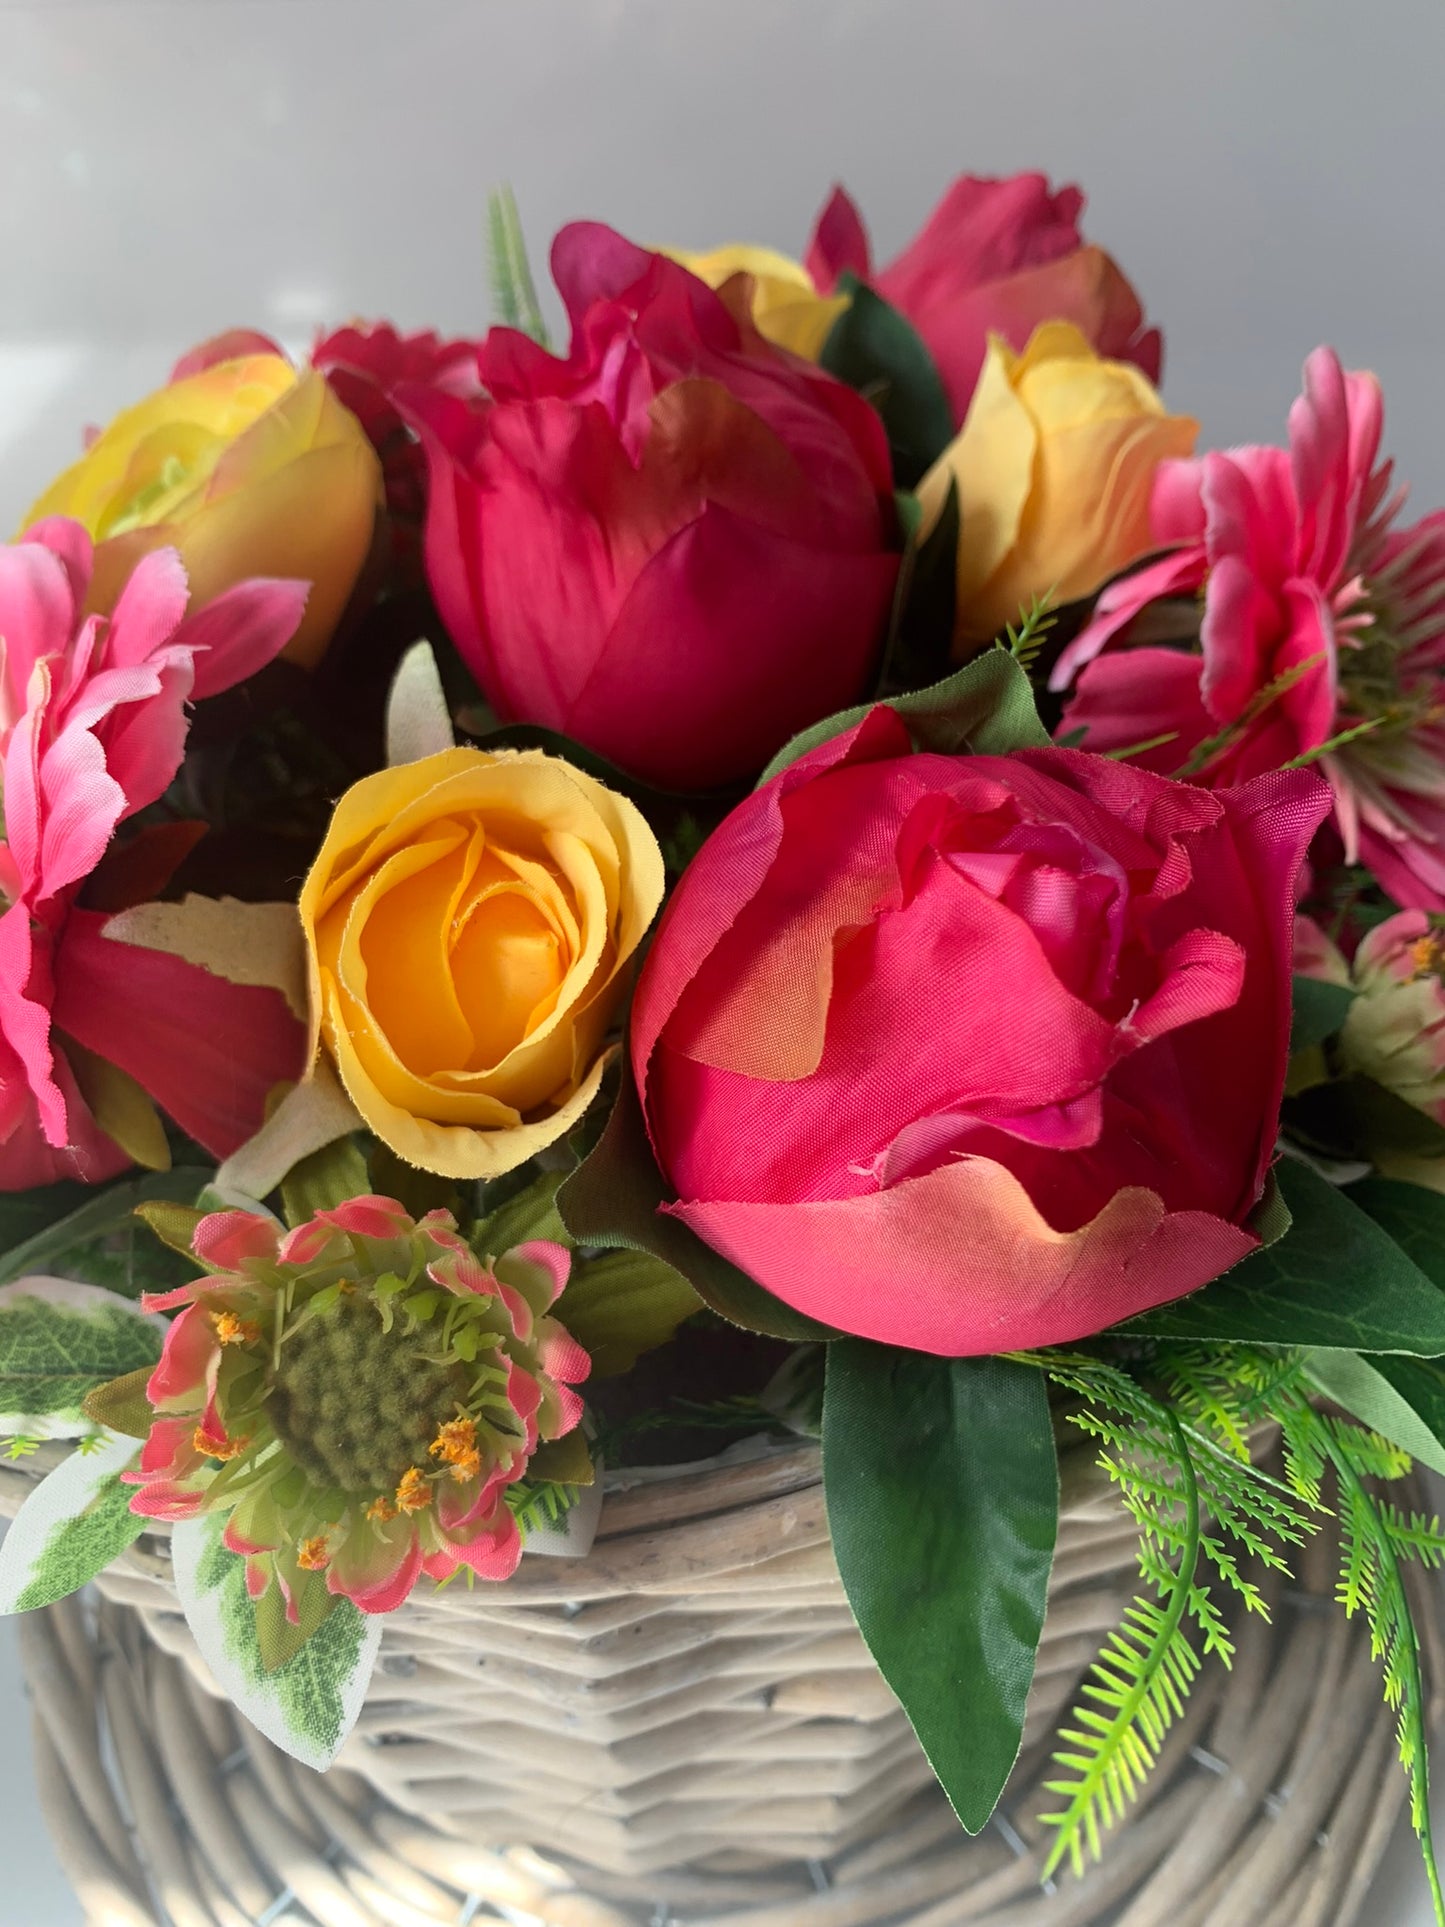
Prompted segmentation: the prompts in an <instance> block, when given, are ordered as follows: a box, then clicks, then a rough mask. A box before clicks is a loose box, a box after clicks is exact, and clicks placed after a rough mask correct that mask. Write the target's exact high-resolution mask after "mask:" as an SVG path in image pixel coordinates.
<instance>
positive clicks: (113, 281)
mask: <svg viewBox="0 0 1445 1927" xmlns="http://www.w3.org/2000/svg"><path fill="white" fill-rule="evenodd" d="M1442 89H1445V7H1441V6H1440V5H1439V4H1438V0H505V3H504V0H0V530H3V529H8V527H9V526H10V525H11V524H12V523H13V521H14V520H15V519H16V518H17V517H18V515H19V513H20V511H21V510H22V509H23V507H24V506H25V504H26V502H27V501H28V500H29V499H30V497H31V496H32V495H33V494H34V493H35V492H37V490H38V488H39V486H40V485H41V483H42V482H44V481H45V480H46V479H47V478H48V476H49V474H50V472H51V471H52V470H53V469H55V468H56V467H58V466H59V465H60V464H61V463H62V462H63V461H65V460H68V459H69V457H70V455H71V454H72V452H73V451H74V449H75V447H76V444H77V438H78V433H79V429H80V426H81V424H82V423H85V422H87V421H97V420H103V419H105V417H106V416H107V415H108V414H109V413H110V412H111V411H112V410H113V409H114V408H115V407H117V406H118V405H119V404H120V403H122V402H123V401H125V400H126V399H128V398H131V397H133V396H134V395H136V394H138V393H139V392H141V391H142V390H143V389H144V388H146V387H148V386H150V385H152V384H153V383H154V382H156V381H158V380H159V379H160V378H161V377H162V376H163V374H164V371H165V369H166V368H167V366H168V365H169V362H170V360H171V359H172V358H173V356H174V354H175V352H176V351H177V349H178V348H180V347H181V346H184V345H185V344H187V343H188V342H189V341H191V340H192V339H194V338H197V337H200V336H202V335H205V334H208V333H211V332H214V331H215V330H217V329H219V328H221V327H224V326H228V325H231V324H235V323H240V322H251V323H253V324H255V325H259V326H261V327H264V328H268V329H270V330H272V331H275V332H279V333H281V334H282V335H284V336H286V337H288V338H291V339H295V340H298V341H302V342H304V341H305V340H306V339H307V338H308V337H309V335H310V333H311V330H312V328H313V327H314V326H315V325H316V324H317V323H318V322H322V321H335V320H340V319H343V318H345V317H347V316H348V315H350V314H352V313H363V314H369V315H377V314H389V315H391V316H392V317H394V318H395V319H397V320H398V321H400V322H403V323H409V324H412V325H418V324H421V323H424V322H434V323H436V324H438V325H440V326H442V327H445V328H449V329H455V330H475V329H477V328H478V327H479V325H480V324H481V323H482V321H483V320H484V318H485V313H486V300H485V273H484V266H483V242H482V210H483V205H484V201H485V195H486V191H487V189H488V188H489V186H491V185H492V184H494V183H495V182H497V181H499V180H502V179H510V180H511V182H512V183H513V184H514V186H515V188H516V190H517V194H518V197H519V199H520V202H521V206H522V210H523V215H524V218H525V219H526V221H527V225H528V229H529V232H530V233H531V234H532V236H533V238H534V251H535V253H536V254H537V256H538V257H539V259H540V257H541V255H542V254H543V252H544V244H545V240H546V237H547V236H548V235H549V234H550V232H551V231H552V229H553V228H555V227H556V226H557V225H558V224H559V223H560V222H561V221H563V220H565V219H567V218H569V217H572V216H575V215H582V214H587V215H595V216H600V217H603V218H606V219H608V220H610V221H612V222H613V223H615V224H616V225H618V226H620V227H622V228H624V229H625V230H627V231H629V232H630V233H632V234H634V235H635V236H636V237H637V238H638V239H642V240H658V241H668V242H673V243H677V244H679V245H687V244H694V245H699V246H702V245H707V244H710V243H712V242H716V241H720V240H724V239H734V238H747V239H752V240H757V241H767V242H772V243H774V244H776V245H778V246H781V247H785V248H789V249H793V250H796V249H798V248H800V247H801V244H802V241H803V238H804V235H805V234H806V231H807V228H808V225H809V223H810V220H811V217H812V214H813V212H814V210H815V208H816V206H817V205H818V203H819V202H820V201H821V199H822V197H823V195H824V194H825V192H826V190H827V188H828V186H829V184H830V183H831V181H832V180H833V179H834V178H835V177H841V178H842V179H844V180H845V181H846V182H847V183H848V185H849V186H850V187H851V188H852V189H853V191H854V192H855V194H856V195H857V197H858V199H859V200H860V202H861V204H862V205H863V207H864V208H865V210H866V212H867V214H868V217H869V220H870V222H871V224H872V227H873V231H874V234H875V238H876V239H877V241H878V242H879V243H880V244H881V246H882V248H883V249H884V250H885V251H886V250H888V249H890V248H892V247H893V246H896V245H897V244H898V243H899V242H901V241H902V240H903V239H905V238H906V236H907V235H908V234H909V233H910V232H911V231H912V229H913V228H914V226H916V225H917V223H918V222H919V221H920V220H921V218H922V216H923V214H924V213H925V211H926V209H927V207H928V205H929V203H930V201H931V200H932V198H933V197H934V195H935V194H936V193H937V192H938V191H939V190H940V189H941V188H942V187H943V185H944V184H945V182H946V181H947V180H948V178H949V177H950V176H951V175H952V174H953V173H956V172H958V171H961V170H963V169H970V170H972V171H975V172H979V173H989V172H994V173H998V172H1007V171H1011V170H1014V169H1017V168H1021V167H1031V166H1033V167H1042V168H1045V169H1047V170H1049V171H1051V172H1053V173H1054V175H1055V176H1056V177H1058V178H1060V179H1073V180H1078V181H1081V182H1082V183H1083V184H1084V185H1085V187H1086V188H1087V189H1088V191H1089V194H1090V199H1091V208H1090V214H1089V217H1088V222H1087V226H1088V231H1089V233H1090V236H1091V238H1093V239H1096V240H1098V241H1099V242H1101V243H1102V244H1103V245H1104V246H1106V247H1108V248H1109V249H1110V250H1111V251H1112V252H1113V253H1114V254H1116V255H1117V256H1118V258H1119V260H1120V261H1121V262H1122V263H1123V265H1124V267H1125V269H1126V271H1127V272H1128V273H1129V275H1130V276H1131V277H1132V278H1133V280H1134V282H1135V283H1136V285H1137V286H1138V288H1139V289H1140V291H1141V292H1142V293H1143V295H1144V297H1145V299H1146V302H1147V304H1148V307H1149V311H1150V314H1151V316H1152V317H1153V318H1154V319H1155V320H1156V321H1159V322H1161V323H1162V324H1163V326H1164V329H1165V333H1166V337H1167V342H1168V351H1167V363H1166V376H1165V383H1166V388H1167V390H1168V393H1169V395H1170V397H1171V399H1172V401H1173V402H1174V404H1175V405H1176V406H1177V407H1179V408H1181V409H1187V410H1189V411H1191V412H1193V413H1195V414H1197V415H1199V416H1200V417H1201V418H1202V420H1203V422H1204V427H1205V435H1206V439H1208V440H1212V441H1216V442H1223V441H1229V440H1238V439H1256V440H1270V439H1273V438H1275V437H1276V436H1277V435H1278V433H1279V432H1280V430H1281V428H1282V424H1283V419H1284V412H1285V409H1286V408H1287V406H1288V403H1289V400H1290V398H1291V396H1292V395H1293V394H1294V392H1295V385H1296V381H1297V377H1298V371H1299V365H1300V363H1301V361H1302V360H1303V358H1304V356H1305V354H1306V353H1307V352H1308V350H1309V349H1310V348H1311V347H1313V346H1314V345H1315V344H1316V343H1317V342H1319V341H1321V340H1329V341H1333V342H1334V343H1335V344H1336V345H1337V346H1338V347H1339V349H1340V350H1341V352H1342V353H1343V354H1344V355H1345V357H1346V358H1347V360H1349V361H1350V362H1352V363H1355V364H1357V365H1358V364H1369V365H1372V366H1374V367H1375V368H1376V369H1377V370H1378V371H1379V373H1380V375H1381V376H1382V377H1383V379H1384V382H1385V390H1386V399H1387V409H1388V415H1387V424H1388V426H1387V438H1388V442H1389V445H1390V446H1391V447H1392V448H1393V450H1394V451H1395V453H1396V454H1397V455H1398V457H1399V458H1400V469H1401V472H1402V474H1404V475H1405V476H1407V477H1410V478H1412V479H1413V481H1414V483H1415V485H1416V490H1415V493H1416V501H1417V503H1418V505H1419V506H1420V507H1421V508H1426V507H1432V506H1435V505H1437V504H1440V503H1442V502H1445V382H1442V380H1441V362H1442V356H1445V341H1442V337H1445V329H1442V326H1441V311H1442V303H1445V240H1442V215H1441V210H1442V207H1445V139H1442V116H1441V109H1442V100H1445V93H1442ZM7 1665H8V1670H6V1668H7ZM0 1732H3V1734H4V1738H5V1741H6V1744H5V1746H4V1749H3V1750H0V1866H3V1867H4V1869H5V1877H4V1881H3V1883H0V1924H3V1927H65V1923H67V1922H68V1921H70V1920H72V1919H74V1918H75V1915H74V1914H73V1912H68V1911H66V1909H65V1905H64V1903H63V1902H62V1901H61V1900H60V1899H59V1897H58V1896H59V1889H58V1887H57V1886H56V1885H55V1884H54V1883H55V1873H54V1869H53V1867H51V1865H50V1863H49V1860H48V1858H47V1856H46V1852H45V1848H44V1846H43V1843H42V1842H41V1840H40V1839H39V1838H38V1837H37V1834H36V1830H35V1826H34V1819H33V1807H32V1806H31V1805H30V1804H28V1802H27V1800H26V1798H25V1797H24V1791H23V1784H24V1774H25V1772H26V1751H25V1749H26V1746H27V1737H26V1730H25V1724H24V1722H23V1721H19V1720H17V1719H16V1716H15V1701H14V1669H13V1658H11V1647H10V1643H9V1642H8V1641H5V1640H0ZM1400 1868H1401V1877H1402V1879H1404V1880H1405V1883H1406V1885H1407V1886H1408V1888H1409V1891H1410V1893H1411V1894H1412V1895H1415V1894H1417V1893H1418V1892H1419V1881H1418V1876H1417V1875H1416V1874H1415V1872H1414V1869H1413V1868H1412V1867H1411V1866H1410V1864H1409V1862H1408V1860H1402V1861H1401V1862H1400ZM1381 1904H1382V1906H1383V1907H1384V1908H1385V1911H1384V1912H1382V1913H1380V1914H1379V1915H1378V1916H1377V1918H1379V1919H1381V1920H1385V1919H1388V1920H1389V1921H1391V1922H1392V1923H1394V1927H1407V1917H1406V1915H1405V1912H1404V1909H1405V1908H1406V1906H1407V1905H1408V1904H1409V1903H1407V1901H1406V1900H1405V1899H1403V1898H1401V1897H1399V1894H1398V1890H1392V1893H1391V1896H1390V1898H1389V1899H1388V1900H1382V1903H1381ZM1419 1918H1420V1919H1421V1921H1423V1920H1424V1919H1425V1915H1424V1914H1423V1913H1422V1914H1421V1915H1420V1916H1419Z"/></svg>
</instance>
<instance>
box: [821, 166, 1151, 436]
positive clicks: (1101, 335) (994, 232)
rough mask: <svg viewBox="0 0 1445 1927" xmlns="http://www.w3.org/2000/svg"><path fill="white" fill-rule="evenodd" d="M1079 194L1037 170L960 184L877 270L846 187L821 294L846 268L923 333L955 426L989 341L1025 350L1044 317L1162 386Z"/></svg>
mask: <svg viewBox="0 0 1445 1927" xmlns="http://www.w3.org/2000/svg"><path fill="white" fill-rule="evenodd" d="M1083 210H1084V197H1083V194H1082V193H1081V192H1080V191H1079V189H1078V188H1077V187H1063V188H1060V189H1059V191H1058V192H1057V193H1054V192H1053V191H1052V190H1051V189H1050V187H1049V183H1048V181H1047V179H1046V178H1045V177H1044V176H1043V175H1042V174H1015V175H1012V176H1011V177H1010V178H1009V179H1007V180H979V179H976V178H975V177H974V176H973V175H969V174H965V175H962V176H961V177H960V178H959V179H958V180H956V181H955V182H954V183H953V185H952V187H950V188H949V190H948V192H947V193H946V194H945V195H944V197H943V199H942V200H941V201H940V202H939V204H938V206H937V207H936V208H935V209H934V210H933V213H932V214H931V215H930V216H929V218H928V221H927V223H926V224H925V226H924V227H923V229H922V231H921V232H920V233H919V234H918V235H917V236H915V238H914V239H913V240H912V241H911V242H910V243H909V244H908V246H907V247H906V248H905V249H904V250H903V252H902V254H900V255H899V256H898V257H897V259H896V260H894V261H892V262H890V263H889V264H888V266H887V267H884V268H878V269H875V268H874V266H873V260H872V249H871V247H870V246H869V241H868V234H867V230H866V229H865V228H864V226H863V221H862V217H861V216H860V215H859V213H858V210H857V208H856V207H855V206H854V205H853V202H852V201H851V200H850V199H849V198H848V196H847V195H846V194H845V193H844V191H843V189H842V188H841V187H837V188H834V190H833V196H832V199H831V200H830V201H829V202H828V204H827V206H826V207H825V208H824V209H823V212H822V213H821V214H820V215H819V217H818V222H817V226H816V227H815V228H814V230H813V238H812V240H811V242H810V243H809V246H808V252H807V255H806V256H805V262H806V265H807V268H808V271H809V273H810V275H811V278H812V281H813V285H814V287H815V288H816V289H817V291H818V292H819V293H820V294H830V293H831V292H832V291H833V289H834V287H835V286H836V285H837V282H838V278H839V276H840V275H842V274H843V273H845V272H848V273H852V274H855V275H856V276H857V277H858V279H859V280H860V281H867V282H869V283H870V284H871V285H872V286H873V287H874V288H876V289H877V291H878V293H879V294H881V295H882V296H883V298H884V300H885V301H889V302H891V303H892V304H893V306H894V307H895V308H898V309H899V310H900V311H901V312H902V313H903V314H905V315H906V316H907V317H908V319H909V320H910V321H911V322H912V323H913V325H914V327H915V328H916V329H917V330H918V332H919V334H920V335H921V336H922V337H923V340H924V342H925V343H926V345H927V347H928V349H929V351H930V353H931V354H932V356H933V359H934V361H935V363H936V364H937V366H938V372H939V374H940V375H941V376H942V378H943V385H944V387H945V388H946V389H947V391H948V398H949V401H950V402H951V404H952V406H953V415H954V420H955V421H959V422H961V421H962V420H963V418H964V416H965V415H966V414H967V413H968V405H969V402H970V401H971V399H972V397H973V391H974V386H975V384H976V383H977V381H978V377H979V372H980V370H981V369H982V367H983V363H984V356H985V354H986V352H987V343H988V337H989V335H990V334H996V335H1001V336H1002V337H1003V339H1004V340H1005V341H1006V342H1007V343H1008V344H1009V346H1010V347H1011V348H1017V349H1022V348H1023V347H1024V345H1025V344H1026V343H1027V341H1028V339H1029V336H1030V335H1031V334H1032V333H1033V332H1034V329H1035V328H1036V327H1038V325H1039V324H1040V322H1044V321H1071V322H1073V324H1074V326H1075V327H1077V328H1078V329H1079V330H1080V332H1081V333H1082V334H1083V335H1084V336H1085V337H1086V338H1087V339H1088V340H1089V341H1090V342H1092V344H1093V345H1094V347H1095V348H1097V349H1098V351H1099V353H1100V354H1101V355H1105V356H1107V357H1108V358H1109V359H1110V360H1111V361H1131V362H1133V363H1134V365H1135V366H1136V367H1137V368H1139V369H1141V370H1142V371H1143V373H1144V374H1145V376H1146V377H1147V378H1148V379H1149V380H1150V381H1151V382H1153V383H1155V384H1156V385H1157V384H1158V381H1159V368H1160V363H1161V361H1162V358H1163V352H1164V349H1163V340H1162V338H1161V336H1160V333H1159V330H1158V329H1157V328H1147V329H1146V328H1145V326H1144V311H1143V309H1142V308H1141V307H1140V305H1139V299H1138V296H1137V295H1136V294H1135V293H1134V290H1133V289H1132V288H1131V287H1130V285H1129V283H1128V282H1127V281H1126V280H1125V279H1124V276H1123V274H1122V273H1121V272H1120V271H1119V269H1118V267H1116V265H1115V264H1114V262H1113V261H1112V260H1111V259H1110V257H1109V256H1108V255H1107V254H1105V253H1104V252H1103V251H1102V250H1101V249H1099V248H1096V247H1090V246H1088V245H1087V244H1086V243H1085V241H1084V238H1083V236H1082V235H1081V234H1080V232H1079V216H1080V215H1081V214H1082V213H1083Z"/></svg>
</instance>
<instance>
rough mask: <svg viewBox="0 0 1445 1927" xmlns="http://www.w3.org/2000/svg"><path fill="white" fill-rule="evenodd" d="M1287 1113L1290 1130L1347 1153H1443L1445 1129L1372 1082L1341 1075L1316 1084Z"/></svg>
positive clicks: (1300, 1096)
mask: <svg viewBox="0 0 1445 1927" xmlns="http://www.w3.org/2000/svg"><path fill="white" fill-rule="evenodd" d="M1287 1110H1288V1117H1289V1123H1290V1127H1291V1129H1293V1130H1295V1131H1297V1132H1299V1133H1301V1134H1302V1135H1304V1136H1305V1137H1306V1138H1307V1139H1308V1140H1309V1141H1310V1142H1311V1143H1313V1144H1318V1145H1323V1146H1328V1147H1330V1148H1331V1149H1333V1150H1335V1151H1337V1152H1340V1153H1343V1154H1345V1155H1351V1154H1354V1155H1363V1156H1367V1157H1368V1156H1372V1155H1374V1154H1375V1153H1377V1152H1380V1151H1395V1152H1398V1153H1399V1154H1400V1155H1402V1156H1404V1157H1422V1158H1429V1157H1440V1156H1441V1155H1445V1128H1442V1127H1441V1126H1440V1125H1439V1124H1437V1123H1436V1122H1435V1120H1434V1118H1433V1117H1428V1116H1426V1114H1425V1112H1424V1111H1417V1110H1416V1108H1415V1106H1414V1105H1413V1104H1408V1103H1406V1101H1405V1099H1404V1098H1403V1097H1397V1096H1396V1094H1395V1093H1394V1091H1387V1090H1386V1089H1385V1087H1384V1085H1383V1084H1377V1083H1375V1081H1374V1080H1373V1078H1369V1077H1360V1076H1350V1077H1339V1078H1335V1079H1333V1080H1331V1081H1330V1082H1329V1083H1324V1084H1315V1085H1312V1086H1311V1087H1310V1088H1309V1089H1307V1090H1304V1091H1302V1092H1300V1093H1299V1095H1298V1096H1296V1097H1293V1098H1291V1099H1290V1101H1289V1104H1288V1106H1287Z"/></svg>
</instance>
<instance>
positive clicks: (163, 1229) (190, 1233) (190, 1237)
mask: <svg viewBox="0 0 1445 1927" xmlns="http://www.w3.org/2000/svg"><path fill="white" fill-rule="evenodd" d="M135 1215H136V1217H138V1218H139V1219H140V1221H141V1223H142V1224H144V1225H149V1227H150V1229H151V1230H152V1231H153V1232H154V1233H155V1235H156V1236H157V1237H158V1238H159V1239H160V1241H161V1243H162V1244H163V1245H165V1246H166V1248H167V1249H168V1250H170V1251H174V1252H176V1253H177V1254H178V1255H179V1256H180V1257H182V1258H185V1259H187V1260H188V1261H189V1263H190V1266H191V1268H192V1270H193V1271H197V1270H201V1271H208V1270H210V1269H212V1267H211V1266H209V1265H207V1264H206V1263H205V1261H204V1260H203V1259H201V1258H198V1257H197V1256H196V1254H195V1252H194V1251H193V1250H192V1249H191V1247H192V1244H193V1243H194V1241H195V1236H196V1226H197V1225H198V1224H199V1223H200V1222H201V1220H202V1218H204V1217H205V1215H206V1214H205V1212H204V1211H202V1210H201V1209H200V1207H199V1206H198V1205H194V1204H175V1203H171V1202H169V1201H168V1200H166V1199H164V1198H148V1199H147V1200H146V1202H145V1203H144V1204H138V1205H137V1206H136V1208H135Z"/></svg>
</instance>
